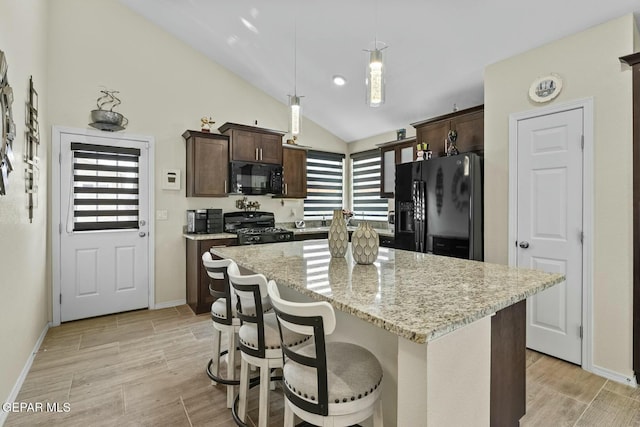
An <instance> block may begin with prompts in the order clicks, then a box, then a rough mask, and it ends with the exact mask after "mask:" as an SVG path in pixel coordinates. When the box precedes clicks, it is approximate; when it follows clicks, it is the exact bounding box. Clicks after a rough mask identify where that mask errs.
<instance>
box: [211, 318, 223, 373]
mask: <svg viewBox="0 0 640 427" xmlns="http://www.w3.org/2000/svg"><path fill="white" fill-rule="evenodd" d="M221 334H222V333H221V332H220V330H219V329H216V328H213V353H212V355H211V373H212V374H213V375H214V376H216V377H218V378H219V377H220V339H221V338H222V337H221ZM211 384H213V385H216V384H217V382H215V381H214V380H211Z"/></svg>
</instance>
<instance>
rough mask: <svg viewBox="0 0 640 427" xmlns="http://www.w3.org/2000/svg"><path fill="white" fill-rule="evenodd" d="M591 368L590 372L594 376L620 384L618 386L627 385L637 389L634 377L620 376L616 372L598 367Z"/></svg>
mask: <svg viewBox="0 0 640 427" xmlns="http://www.w3.org/2000/svg"><path fill="white" fill-rule="evenodd" d="M591 368H592V369H591V372H593V373H594V374H596V375H599V376H601V377H604V378H606V379H608V380H611V381H615V382H617V383H620V384H624V385H628V386H630V387H634V388H638V383H637V382H636V378H635V376H634V375H631V376H629V377H628V376H626V375H623V374H620V373H618V372H614V371H611V370H609V369H606V368H602V367H600V366H598V365H592V366H591Z"/></svg>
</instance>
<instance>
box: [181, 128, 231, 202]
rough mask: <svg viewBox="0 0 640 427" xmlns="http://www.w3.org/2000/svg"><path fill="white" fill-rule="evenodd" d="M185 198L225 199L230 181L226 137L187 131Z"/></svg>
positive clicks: (227, 139)
mask: <svg viewBox="0 0 640 427" xmlns="http://www.w3.org/2000/svg"><path fill="white" fill-rule="evenodd" d="M182 137H183V138H184V139H185V141H186V143H187V165H186V166H187V167H186V169H187V179H186V185H185V187H186V191H187V197H224V196H226V195H227V185H228V179H229V137H228V136H226V135H219V134H216V133H206V132H198V131H193V130H188V131H186V132H185V133H183V134H182Z"/></svg>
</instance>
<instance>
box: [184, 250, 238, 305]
mask: <svg viewBox="0 0 640 427" xmlns="http://www.w3.org/2000/svg"><path fill="white" fill-rule="evenodd" d="M236 244H237V242H236V239H206V240H192V239H187V304H189V307H191V309H192V310H193V312H194V313H196V314H201V313H207V312H209V311H210V310H211V304H212V303H213V301H214V299H213V297H212V296H211V294H210V293H209V284H210V283H211V279H210V278H209V275H208V274H207V271H206V270H205V269H204V266H203V265H202V254H204V253H205V252H208V251H209V249H211V247H212V246H235V245H236ZM213 257H214V258H216V256H215V255H213ZM214 282H215V281H214ZM213 286H214V287H217V286H216V283H213Z"/></svg>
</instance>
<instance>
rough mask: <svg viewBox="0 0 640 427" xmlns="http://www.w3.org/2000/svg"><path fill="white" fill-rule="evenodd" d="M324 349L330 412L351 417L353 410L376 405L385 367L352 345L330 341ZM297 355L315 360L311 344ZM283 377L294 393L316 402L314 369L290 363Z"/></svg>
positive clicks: (365, 350) (367, 353)
mask: <svg viewBox="0 0 640 427" xmlns="http://www.w3.org/2000/svg"><path fill="white" fill-rule="evenodd" d="M325 348H326V355H327V384H328V386H329V388H328V401H329V413H332V414H334V415H338V414H349V413H351V412H353V410H354V408H357V407H361V406H369V405H372V404H373V403H375V401H376V400H377V399H378V397H379V393H380V391H379V387H380V383H381V382H382V367H381V366H380V362H378V359H376V357H375V356H374V355H373V354H371V352H370V351H369V350H367V349H365V348H363V347H360V346H359V345H355V344H351V343H346V342H328V343H326V344H325ZM296 352H297V353H298V354H300V355H303V356H307V357H315V354H316V349H315V345H313V344H309V345H307V346H304V347H302V348H300V349H299V350H297V351H296ZM283 378H284V383H285V385H286V386H287V387H288V388H289V389H290V390H291V391H292V392H293V393H296V394H297V395H298V396H299V397H301V398H303V399H305V400H308V401H310V402H315V403H317V401H318V397H317V394H318V391H317V390H318V386H317V377H316V372H315V369H314V368H311V367H309V366H304V365H301V364H297V363H287V364H286V365H285V367H284V372H283Z"/></svg>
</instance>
